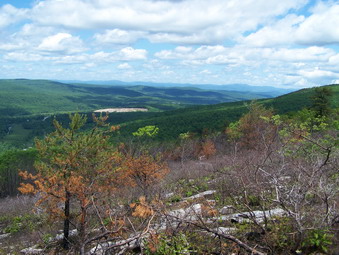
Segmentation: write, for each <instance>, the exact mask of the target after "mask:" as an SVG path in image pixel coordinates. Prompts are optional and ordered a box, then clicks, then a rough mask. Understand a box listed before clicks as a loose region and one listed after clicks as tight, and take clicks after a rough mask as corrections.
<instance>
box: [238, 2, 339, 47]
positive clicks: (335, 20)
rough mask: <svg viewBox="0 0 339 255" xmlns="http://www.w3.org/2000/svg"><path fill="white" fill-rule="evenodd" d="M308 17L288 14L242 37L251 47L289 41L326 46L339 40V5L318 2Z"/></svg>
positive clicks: (281, 43)
mask: <svg viewBox="0 0 339 255" xmlns="http://www.w3.org/2000/svg"><path fill="white" fill-rule="evenodd" d="M311 11H312V14H311V15H310V16H309V17H304V16H297V15H294V14H291V15H287V16H286V17H285V18H283V19H281V20H277V21H276V22H275V23H274V24H272V25H267V26H264V27H263V28H262V29H260V30H259V31H257V32H254V33H252V34H250V35H248V36H247V37H245V38H241V39H239V42H242V43H244V44H247V45H251V46H259V47H271V46H279V45H286V44H295V43H296V44H300V45H325V44H334V43H339V29H338V27H339V4H333V2H329V3H325V2H321V1H319V3H318V5H317V6H316V7H314V8H313V9H312V10H311Z"/></svg>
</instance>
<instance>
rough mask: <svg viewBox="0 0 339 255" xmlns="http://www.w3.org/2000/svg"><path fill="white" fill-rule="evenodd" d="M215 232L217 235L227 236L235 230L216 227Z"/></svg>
mask: <svg viewBox="0 0 339 255" xmlns="http://www.w3.org/2000/svg"><path fill="white" fill-rule="evenodd" d="M215 230H216V231H217V232H218V233H221V234H225V235H228V234H231V233H232V232H234V231H236V230H237V229H236V228H225V227H218V228H216V229H215Z"/></svg>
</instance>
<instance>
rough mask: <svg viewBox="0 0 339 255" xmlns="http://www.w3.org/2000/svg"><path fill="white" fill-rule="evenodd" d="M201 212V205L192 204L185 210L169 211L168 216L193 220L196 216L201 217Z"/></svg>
mask: <svg viewBox="0 0 339 255" xmlns="http://www.w3.org/2000/svg"><path fill="white" fill-rule="evenodd" d="M201 211H202V210H201V204H193V205H191V206H189V207H187V208H180V209H177V210H173V211H170V212H169V215H170V216H174V217H177V218H180V219H186V220H195V219H196V218H197V216H198V215H201Z"/></svg>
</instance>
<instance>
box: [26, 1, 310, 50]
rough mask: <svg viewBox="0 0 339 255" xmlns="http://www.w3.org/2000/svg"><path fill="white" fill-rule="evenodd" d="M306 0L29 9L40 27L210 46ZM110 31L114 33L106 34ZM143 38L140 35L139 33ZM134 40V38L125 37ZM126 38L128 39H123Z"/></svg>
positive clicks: (54, 4)
mask: <svg viewBox="0 0 339 255" xmlns="http://www.w3.org/2000/svg"><path fill="white" fill-rule="evenodd" d="M305 2H306V0H285V1H280V0H270V1H267V0H246V1H244V2H242V3H241V4H239V2H238V0H227V1H226V0H210V1H203V0H186V1H151V0H138V1H135V0H114V1H113V0H100V1H97V0H87V1H80V0H67V1H66V0H61V1H53V0H46V1H40V2H38V3H37V4H36V5H35V7H34V8H33V10H32V16H33V20H34V21H35V22H37V23H39V24H43V25H48V26H50V25H53V26H60V27H65V28H77V29H107V30H108V31H111V32H105V33H104V34H102V35H97V36H96V37H97V39H99V40H102V41H111V40H114V39H112V37H111V36H110V33H113V34H116V33H118V34H119V33H120V34H121V33H122V34H121V36H122V38H120V39H122V40H128V39H130V38H124V36H127V35H123V32H121V31H126V30H130V31H134V33H140V34H137V35H138V36H147V38H149V40H150V41H152V42H164V41H166V42H177V43H179V42H182V43H190V44H192V43H199V42H203V43H208V42H210V43H213V42H215V41H220V40H224V39H226V38H231V37H234V36H237V35H239V34H240V33H243V32H245V31H250V30H254V29H256V28H257V27H258V26H259V25H261V24H264V23H266V22H267V21H268V20H270V19H272V18H273V17H274V16H276V15H283V14H285V13H286V12H287V11H288V10H290V9H293V8H299V7H300V6H302V4H304V3H305ZM112 31H114V32H112ZM145 32H146V34H143V33H145ZM131 36H132V37H134V36H135V35H131ZM127 37H129V36H127Z"/></svg>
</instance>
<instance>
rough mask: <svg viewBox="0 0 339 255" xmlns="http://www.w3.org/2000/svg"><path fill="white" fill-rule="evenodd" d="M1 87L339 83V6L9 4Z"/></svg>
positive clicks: (276, 1) (157, 1)
mask: <svg viewBox="0 0 339 255" xmlns="http://www.w3.org/2000/svg"><path fill="white" fill-rule="evenodd" d="M0 78H31V79H36V78H37V79H58V80H122V81H152V82H172V83H193V84H204V83H207V84H232V83H245V84H250V85H267V86H277V87H289V88H303V87H311V86H317V85H325V84H330V83H339V2H338V1H337V0H333V1H307V0H284V1H281V0H269V1H267V0H242V1H239V0H208V1H207V0H35V1H29V0H25V1H23V0H12V1H11V0H8V1H3V0H0Z"/></svg>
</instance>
